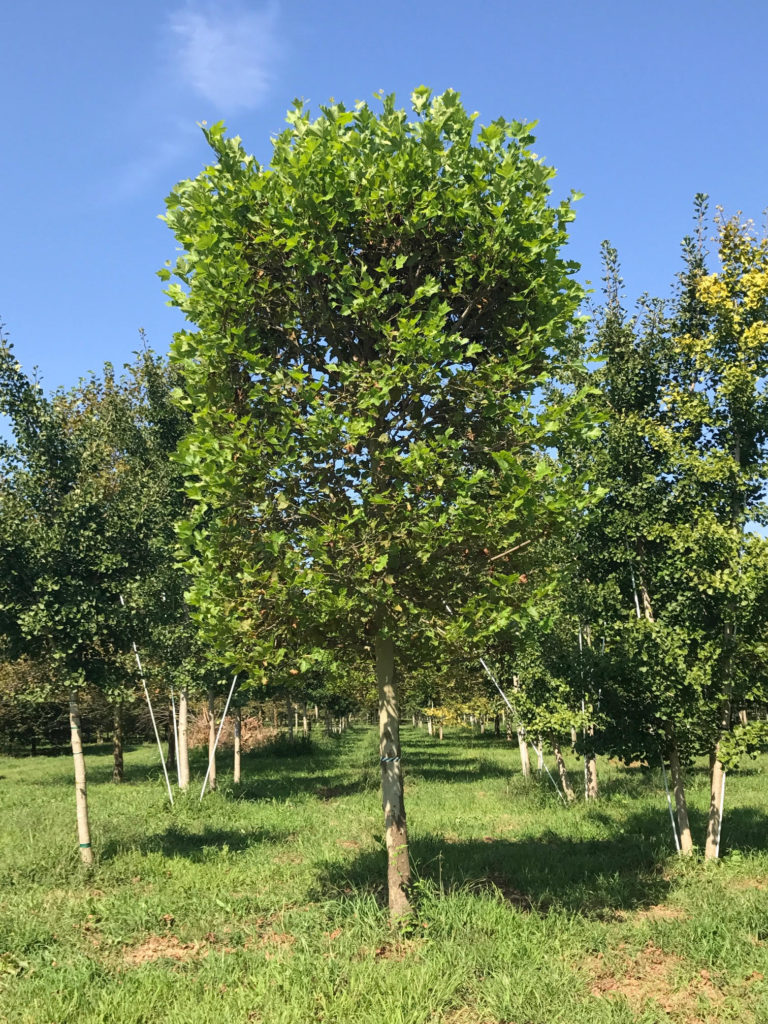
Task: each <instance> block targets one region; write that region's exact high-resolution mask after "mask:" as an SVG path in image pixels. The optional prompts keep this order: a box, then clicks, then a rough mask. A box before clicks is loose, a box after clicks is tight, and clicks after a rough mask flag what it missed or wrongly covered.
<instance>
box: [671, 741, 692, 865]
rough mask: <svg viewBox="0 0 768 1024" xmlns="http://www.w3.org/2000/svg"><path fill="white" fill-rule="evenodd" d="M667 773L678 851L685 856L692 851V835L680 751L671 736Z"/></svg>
mask: <svg viewBox="0 0 768 1024" xmlns="http://www.w3.org/2000/svg"><path fill="white" fill-rule="evenodd" d="M669 774H670V778H671V779H672V789H673V790H674V794H675V807H676V808H677V830H678V832H679V833H680V853H682V854H684V855H685V856H686V857H687V856H690V854H692V853H693V837H692V836H691V826H690V822H689V821H688V803H687V801H686V799H685V784H684V782H683V773H682V770H681V768H680V753H679V751H678V749H677V741H676V740H675V739H674V738H673V739H672V740H671V741H670V744H669Z"/></svg>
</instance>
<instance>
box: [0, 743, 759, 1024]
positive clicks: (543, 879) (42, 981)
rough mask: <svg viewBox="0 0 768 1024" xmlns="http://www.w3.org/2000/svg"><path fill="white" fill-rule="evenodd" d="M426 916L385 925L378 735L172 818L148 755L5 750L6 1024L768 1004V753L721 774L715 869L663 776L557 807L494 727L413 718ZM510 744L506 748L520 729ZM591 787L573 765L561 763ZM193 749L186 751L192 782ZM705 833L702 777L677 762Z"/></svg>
mask: <svg viewBox="0 0 768 1024" xmlns="http://www.w3.org/2000/svg"><path fill="white" fill-rule="evenodd" d="M403 744H404V765H405V771H406V778H407V782H406V801H407V803H406V806H407V810H408V815H409V824H410V836H411V841H412V845H411V852H412V858H413V863H414V868H415V873H416V887H415V889H416V892H415V899H416V902H417V905H418V915H417V919H416V923H415V925H414V927H413V928H412V929H411V931H410V933H409V934H405V935H400V934H398V933H396V932H393V931H392V930H391V929H390V927H389V925H388V922H387V914H386V911H385V909H383V908H382V904H381V900H382V881H383V878H384V852H383V849H382V836H381V832H382V825H381V811H380V805H379V796H378V765H377V752H376V743H375V736H374V733H373V731H372V730H366V729H363V728H355V729H352V730H350V731H349V732H348V733H346V734H345V735H344V737H342V738H341V739H340V740H335V739H327V740H326V739H322V738H321V739H319V740H318V743H317V745H316V746H314V747H313V749H312V752H311V753H310V754H306V753H305V754H303V755H302V756H293V757H276V756H266V755H265V754H253V755H250V756H248V757H247V758H245V759H244V766H243V774H244V783H243V784H242V785H241V786H240V787H239V788H238V789H237V790H235V789H234V788H233V786H232V784H231V781H230V780H231V776H228V775H227V772H226V770H225V771H224V772H223V773H222V766H220V773H221V774H220V779H221V783H222V785H221V789H220V790H219V792H218V793H215V794H212V795H210V796H206V798H205V800H204V802H203V803H202V805H201V804H200V803H199V802H198V795H199V782H198V784H197V785H196V786H195V785H193V791H192V793H191V794H190V795H189V797H188V798H186V799H181V798H180V799H178V801H177V804H176V806H175V807H174V808H172V809H169V808H168V807H167V806H166V801H165V798H164V793H163V785H162V780H161V775H160V771H159V767H158V766H157V762H156V757H157V753H156V750H155V751H153V748H152V747H150V746H146V747H142V748H138V749H133V750H129V752H128V753H127V756H126V767H127V771H126V776H127V778H126V783H125V784H124V785H123V786H115V785H113V784H112V783H111V782H110V781H109V778H110V772H111V759H110V757H109V753H108V751H107V750H106V748H103V749H102V750H100V751H99V750H89V751H88V753H87V760H88V768H89V776H90V786H89V796H90V803H91V824H92V829H93V834H94V836H93V837H94V847H95V849H96V856H97V866H96V869H95V871H94V872H93V874H92V876H91V877H90V878H89V877H87V876H85V875H83V874H82V872H81V869H80V867H79V865H78V861H77V851H76V840H75V821H74V789H73V785H72V779H71V759H69V758H67V757H36V758H20V759H12V758H1V759H0V776H1V777H2V778H1V779H0V815H1V817H0V821H1V822H2V830H1V831H0V878H1V883H0V884H1V888H0V1020H2V1021H3V1022H5V1021H8V1022H9V1024H22V1022H23V1024H70V1022H72V1024H75V1022H77V1024H95V1022H97V1021H98V1022H105V1024H106V1022H109V1024H116V1022H131V1024H134V1022H136V1024H138V1022H146V1024H202V1022H211V1024H213V1022H216V1024H220V1022H224V1024H231V1022H263V1024H304V1022H310V1021H323V1022H327V1024H330V1022H339V1024H341V1022H344V1024H347V1022H349V1024H353V1022H354V1024H422V1022H423V1024H427V1022H434V1024H437V1022H446V1024H448V1022H450V1024H478V1022H483V1024H486V1022H488V1024H491V1022H495V1024H501V1022H503V1024H526V1022H536V1024H552V1022H556V1021H562V1022H567V1024H586V1022H609V1021H610V1022H615V1024H618V1022H630V1021H633V1022H643V1024H650V1022H654V1021H669V1020H672V1021H680V1022H702V1024H703V1022H707V1024H709V1022H721V1021H740V1022H743V1024H750V1022H755V1024H762V1022H766V1021H768V984H767V983H766V980H764V977H763V976H764V975H768V945H766V942H768V830H767V829H766V825H767V824H768V793H767V792H766V776H767V773H768V757H764V758H762V759H761V760H759V761H757V762H754V763H753V762H750V763H749V765H748V766H746V767H745V770H744V771H743V772H741V773H739V774H738V775H733V776H732V777H730V778H729V780H728V787H727V791H726V816H725V823H724V829H723V852H724V853H725V856H724V859H723V860H722V862H721V863H719V864H714V865H711V864H708V865H704V864H703V863H701V862H696V863H690V864H681V863H679V862H678V861H677V858H676V857H675V856H674V850H673V847H672V839H671V831H670V825H669V818H668V815H667V808H666V802H665V798H664V791H663V788H662V785H661V779H660V771H656V770H655V771H647V770H643V769H637V768H634V769H627V768H622V767H618V766H616V765H610V764H608V763H607V762H603V763H601V764H600V768H599V770H600V783H601V787H602V795H601V798H600V801H599V802H598V803H597V805H595V806H591V807H585V806H584V805H583V804H582V803H579V804H578V805H577V806H575V807H573V808H565V807H563V806H562V804H561V803H560V802H559V801H558V799H557V797H556V795H555V793H554V790H553V789H552V788H551V786H550V784H549V783H548V781H546V779H545V780H544V781H543V782H539V781H538V780H536V781H534V782H532V783H531V784H529V785H526V784H524V782H523V780H522V779H521V778H520V777H519V774H518V757H517V751H516V749H514V750H513V749H512V748H511V747H510V746H509V745H507V744H506V743H504V742H503V741H500V740H495V739H494V738H493V737H492V736H490V737H472V736H470V735H469V734H468V733H466V732H461V733H456V732H454V733H452V734H447V735H446V739H445V741H444V742H443V743H440V742H439V741H438V740H437V739H431V738H430V737H428V736H426V735H425V733H424V732H422V731H420V730H416V729H411V728H410V727H409V728H407V729H406V730H405V731H404V736H403ZM515 747H516V745H515ZM569 764H570V767H572V769H573V772H574V781H575V782H576V784H577V787H578V783H579V765H578V763H577V762H576V760H575V759H573V760H572V761H570V762H569ZM203 767H204V765H203V762H202V759H201V757H200V755H199V754H198V757H197V761H196V763H195V768H196V770H197V774H198V776H199V777H200V778H201V777H202V769H203ZM690 799H691V805H692V823H693V827H694V829H695V836H696V838H697V839H698V840H699V841H701V839H702V837H703V829H704V813H705V809H706V804H707V778H706V774H705V773H704V771H703V770H702V769H699V770H696V771H694V772H692V773H691V775H690Z"/></svg>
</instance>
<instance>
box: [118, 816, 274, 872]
mask: <svg viewBox="0 0 768 1024" xmlns="http://www.w3.org/2000/svg"><path fill="white" fill-rule="evenodd" d="M292 834H293V833H292V832H290V830H287V829H285V830H283V829H271V828H258V829H252V830H249V831H247V832H242V831H237V832H235V831H233V830H231V829H222V828H205V829H203V830H202V832H189V831H187V830H185V829H182V828H179V827H178V826H176V825H170V826H169V827H168V828H167V829H165V830H164V831H162V832H155V833H153V834H152V835H148V836H143V837H142V838H141V839H138V840H126V841H122V842H121V841H119V840H116V841H112V842H107V843H106V844H105V846H104V848H103V850H102V852H101V860H102V861H107V860H114V858H115V857H119V856H121V855H123V854H126V853H132V852H136V851H138V852H140V853H144V854H147V853H160V854H162V855H163V856H164V857H169V858H174V857H182V858H184V859H185V860H189V861H192V862H193V863H200V862H202V861H206V860H210V859H211V858H214V857H216V858H217V857H220V856H221V853H222V851H223V850H225V849H226V850H228V851H229V852H231V853H240V852H242V851H243V850H248V849H250V848H251V847H253V846H261V845H264V844H276V843H282V842H285V841H286V840H287V839H288V838H289V837H290V836H291V835H292Z"/></svg>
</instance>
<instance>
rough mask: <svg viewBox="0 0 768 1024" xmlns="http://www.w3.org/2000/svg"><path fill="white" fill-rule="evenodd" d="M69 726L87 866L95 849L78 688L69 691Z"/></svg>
mask: <svg viewBox="0 0 768 1024" xmlns="http://www.w3.org/2000/svg"><path fill="white" fill-rule="evenodd" d="M69 727H70V734H71V738H72V758H73V760H74V762H75V799H76V804H77V837H78V841H79V843H80V860H81V861H82V862H83V864H85V865H86V867H91V865H92V864H93V850H92V848H91V829H90V826H89V824H88V791H87V788H86V782H85V758H84V757H83V736H82V732H81V731H80V707H79V705H78V703H77V690H70V692H69Z"/></svg>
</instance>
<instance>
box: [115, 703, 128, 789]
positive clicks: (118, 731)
mask: <svg viewBox="0 0 768 1024" xmlns="http://www.w3.org/2000/svg"><path fill="white" fill-rule="evenodd" d="M124 774H125V770H124V765H123V706H122V704H114V705H113V706H112V781H113V782H122V781H123V776H124Z"/></svg>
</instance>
